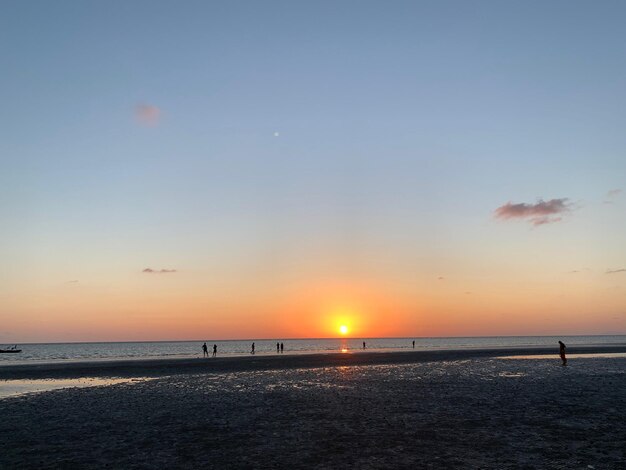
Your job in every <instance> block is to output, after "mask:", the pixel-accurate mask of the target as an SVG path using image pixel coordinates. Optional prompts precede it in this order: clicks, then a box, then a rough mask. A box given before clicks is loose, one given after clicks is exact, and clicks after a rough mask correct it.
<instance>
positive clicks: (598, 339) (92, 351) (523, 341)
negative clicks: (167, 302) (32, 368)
mask: <svg viewBox="0 0 626 470" xmlns="http://www.w3.org/2000/svg"><path fill="white" fill-rule="evenodd" d="M413 340H415V350H446V349H468V348H509V347H542V346H554V347H555V348H556V347H557V341H559V340H561V341H563V342H564V343H565V344H567V345H568V346H569V345H615V344H622V345H626V335H619V336H559V337H557V336H488V337H466V338H461V337H454V338H349V339H347V338H333V339H272V340H267V339H263V340H254V339H250V340H237V341H214V340H206V343H207V346H208V347H209V353H211V351H212V347H213V345H214V344H215V345H217V354H218V356H237V355H248V354H250V348H251V345H252V342H253V341H254V343H255V350H256V354H262V355H267V354H276V343H277V342H282V343H284V345H285V350H284V354H311V353H319V354H322V353H330V352H338V351H343V352H347V353H359V352H361V351H363V349H362V347H363V341H365V342H366V346H367V350H368V351H402V350H405V351H408V350H410V349H411V348H412V341H413ZM203 342H204V340H199V341H158V342H119V343H47V344H21V345H18V347H19V348H21V349H22V352H21V353H19V354H0V367H1V366H2V365H8V364H18V363H34V362H56V361H85V360H123V359H144V358H176V357H180V358H188V357H199V356H202V349H201V347H202V343H203ZM6 346H11V345H6ZM0 347H4V346H1V345H0Z"/></svg>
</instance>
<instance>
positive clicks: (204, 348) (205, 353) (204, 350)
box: [202, 343, 209, 357]
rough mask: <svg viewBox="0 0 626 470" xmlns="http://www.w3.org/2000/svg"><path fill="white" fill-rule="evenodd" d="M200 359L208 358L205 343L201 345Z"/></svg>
mask: <svg viewBox="0 0 626 470" xmlns="http://www.w3.org/2000/svg"><path fill="white" fill-rule="evenodd" d="M202 357H209V349H208V348H207V347H206V343H204V344H203V345H202Z"/></svg>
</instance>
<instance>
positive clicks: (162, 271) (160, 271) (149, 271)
mask: <svg viewBox="0 0 626 470" xmlns="http://www.w3.org/2000/svg"><path fill="white" fill-rule="evenodd" d="M141 272H142V273H146V274H170V273H175V272H176V270H175V269H152V268H145V269H144V270H143V271H141Z"/></svg>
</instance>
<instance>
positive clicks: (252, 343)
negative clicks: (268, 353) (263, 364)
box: [250, 343, 254, 354]
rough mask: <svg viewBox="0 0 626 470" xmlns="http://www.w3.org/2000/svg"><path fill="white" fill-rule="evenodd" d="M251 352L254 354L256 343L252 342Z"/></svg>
mask: <svg viewBox="0 0 626 470" xmlns="http://www.w3.org/2000/svg"><path fill="white" fill-rule="evenodd" d="M250 354H254V343H252V350H251V351H250Z"/></svg>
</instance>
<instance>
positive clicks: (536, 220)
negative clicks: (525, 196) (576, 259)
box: [494, 198, 571, 226]
mask: <svg viewBox="0 0 626 470" xmlns="http://www.w3.org/2000/svg"><path fill="white" fill-rule="evenodd" d="M570 210H571V203H570V202H569V199H568V198H561V199H550V200H549V201H544V200H543V199H539V200H538V201H537V202H536V203H535V204H528V203H525V202H521V203H517V204H514V203H512V202H507V203H506V204H504V205H502V206H500V207H498V208H497V209H496V210H495V211H494V215H495V217H496V218H497V219H503V220H510V219H520V220H526V221H528V222H529V223H531V224H532V225H534V226H539V225H545V224H551V223H554V222H560V221H561V220H563V218H562V217H555V216H556V215H557V214H565V213H567V212H569V211H570Z"/></svg>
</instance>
